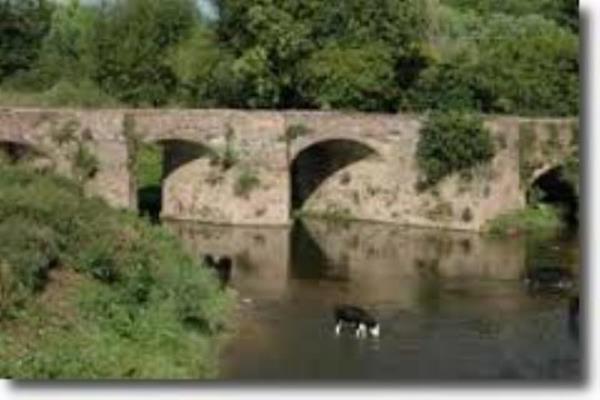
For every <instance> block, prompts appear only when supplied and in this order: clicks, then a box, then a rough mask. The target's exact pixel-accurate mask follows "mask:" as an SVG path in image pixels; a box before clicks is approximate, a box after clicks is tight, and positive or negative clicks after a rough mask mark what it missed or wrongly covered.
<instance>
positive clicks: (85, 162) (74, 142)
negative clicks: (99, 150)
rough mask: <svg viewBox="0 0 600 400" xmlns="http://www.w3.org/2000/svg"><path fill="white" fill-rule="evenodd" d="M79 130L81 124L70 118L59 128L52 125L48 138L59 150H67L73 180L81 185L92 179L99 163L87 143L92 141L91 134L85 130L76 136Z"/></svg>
mask: <svg viewBox="0 0 600 400" xmlns="http://www.w3.org/2000/svg"><path fill="white" fill-rule="evenodd" d="M80 129H81V123H80V122H79V121H78V120H77V119H75V118H70V119H68V120H67V121H66V122H64V123H63V124H62V125H60V126H59V127H57V126H56V125H55V124H53V125H52V130H51V132H50V137H51V139H52V141H53V142H54V143H55V144H56V146H57V147H58V148H59V149H65V148H68V155H67V157H68V159H69V160H70V161H71V172H72V174H73V178H75V179H76V180H77V181H78V182H79V183H81V184H83V183H85V182H86V181H88V180H89V179H92V178H94V176H95V175H96V173H97V172H98V169H99V168H100V162H99V161H98V158H97V157H96V155H95V154H94V153H93V151H92V150H90V149H89V146H88V143H87V142H88V141H90V140H92V135H91V132H90V131H89V129H85V130H84V131H83V132H82V133H81V135H78V132H79V131H80Z"/></svg>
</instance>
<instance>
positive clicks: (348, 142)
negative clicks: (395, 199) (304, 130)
mask: <svg viewBox="0 0 600 400" xmlns="http://www.w3.org/2000/svg"><path fill="white" fill-rule="evenodd" d="M379 154H380V153H379V152H378V151H377V150H376V149H374V147H373V146H371V145H370V144H369V142H368V141H362V140H361V141H359V140H355V139H353V138H352V139H350V138H337V137H336V138H327V139H324V140H323V139H321V140H314V141H309V142H308V143H304V144H303V145H302V146H299V147H298V148H297V149H296V151H294V152H292V156H291V157H290V160H291V161H290V177H291V179H290V185H291V188H290V190H291V210H292V211H295V210H299V209H301V208H302V206H303V205H304V203H305V202H306V200H308V198H309V197H310V196H311V195H312V194H313V193H314V192H315V191H316V190H317V189H318V188H319V187H320V186H321V185H322V184H323V183H324V182H325V181H326V180H327V178H329V177H330V176H331V175H333V174H334V173H336V172H337V171H339V170H341V169H343V168H345V167H347V166H349V165H351V164H354V163H356V162H358V161H361V160H363V159H365V158H367V157H371V156H375V155H379Z"/></svg>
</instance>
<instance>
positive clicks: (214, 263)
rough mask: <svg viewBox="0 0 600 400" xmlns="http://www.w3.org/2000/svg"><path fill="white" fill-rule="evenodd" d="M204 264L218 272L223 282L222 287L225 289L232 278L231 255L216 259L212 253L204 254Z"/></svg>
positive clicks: (218, 276)
mask: <svg viewBox="0 0 600 400" xmlns="http://www.w3.org/2000/svg"><path fill="white" fill-rule="evenodd" d="M204 265H205V266H206V267H207V268H209V269H212V270H214V271H215V272H216V274H217V278H219V282H220V283H221V289H225V288H226V287H227V285H228V284H229V281H230V280H231V268H232V261H231V258H230V257H227V256H222V257H217V258H216V260H215V258H214V257H213V256H212V255H211V254H207V255H205V256H204Z"/></svg>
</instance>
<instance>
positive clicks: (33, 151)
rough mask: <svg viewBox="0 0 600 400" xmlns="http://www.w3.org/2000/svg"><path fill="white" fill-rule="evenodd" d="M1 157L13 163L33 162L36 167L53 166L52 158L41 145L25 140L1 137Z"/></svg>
mask: <svg viewBox="0 0 600 400" xmlns="http://www.w3.org/2000/svg"><path fill="white" fill-rule="evenodd" d="M0 157H1V158H5V159H6V160H7V161H8V162H10V163H11V164H17V163H21V162H28V163H31V165H33V166H34V167H36V168H40V169H45V168H49V167H51V165H50V164H52V160H51V159H50V158H49V156H48V154H47V153H46V152H45V151H43V150H42V149H41V148H40V147H39V146H37V145H35V144H33V143H30V142H28V141H23V140H13V139H5V138H1V137H0Z"/></svg>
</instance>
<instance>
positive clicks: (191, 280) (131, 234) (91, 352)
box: [0, 163, 229, 379]
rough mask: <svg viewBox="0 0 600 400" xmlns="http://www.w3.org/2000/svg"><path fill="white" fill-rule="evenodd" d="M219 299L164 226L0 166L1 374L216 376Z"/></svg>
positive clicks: (210, 280) (67, 186)
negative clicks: (149, 222)
mask: <svg viewBox="0 0 600 400" xmlns="http://www.w3.org/2000/svg"><path fill="white" fill-rule="evenodd" d="M228 304H229V301H228V299H227V297H226V296H225V295H224V294H223V292H221V291H219V289H218V285H217V282H216V279H215V278H214V277H213V276H212V275H211V274H210V273H209V272H208V271H207V270H206V269H203V268H200V266H199V265H198V263H197V262H196V261H194V260H193V259H192V258H191V257H190V256H189V255H188V254H187V253H186V252H185V251H184V250H183V249H182V247H181V244H180V243H179V242H178V241H177V240H176V239H175V238H173V237H172V236H171V235H170V234H168V233H167V232H166V231H165V230H164V229H163V228H160V227H153V226H150V225H149V224H148V223H146V222H145V221H142V220H139V219H137V218H136V217H135V216H133V215H131V214H128V213H123V212H120V211H115V210H112V209H110V208H109V207H108V206H106V205H105V204H104V203H103V202H102V201H100V200H97V199H84V198H83V196H82V194H81V189H80V188H79V187H78V186H77V185H75V184H74V183H72V182H69V181H67V180H64V179H61V178H55V177H52V176H42V175H36V174H33V173H31V172H29V171H27V170H25V169H22V168H21V167H18V166H8V165H7V164H2V163H0V376H2V377H5V378H6V377H12V378H21V379H22V378H38V379H40V378H98V377H102V378H161V379H165V378H202V377H209V376H214V375H215V373H216V359H217V351H218V346H217V344H218V342H219V338H220V335H221V332H222V329H223V327H224V323H225V318H226V316H227V309H228V307H229V306H228Z"/></svg>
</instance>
